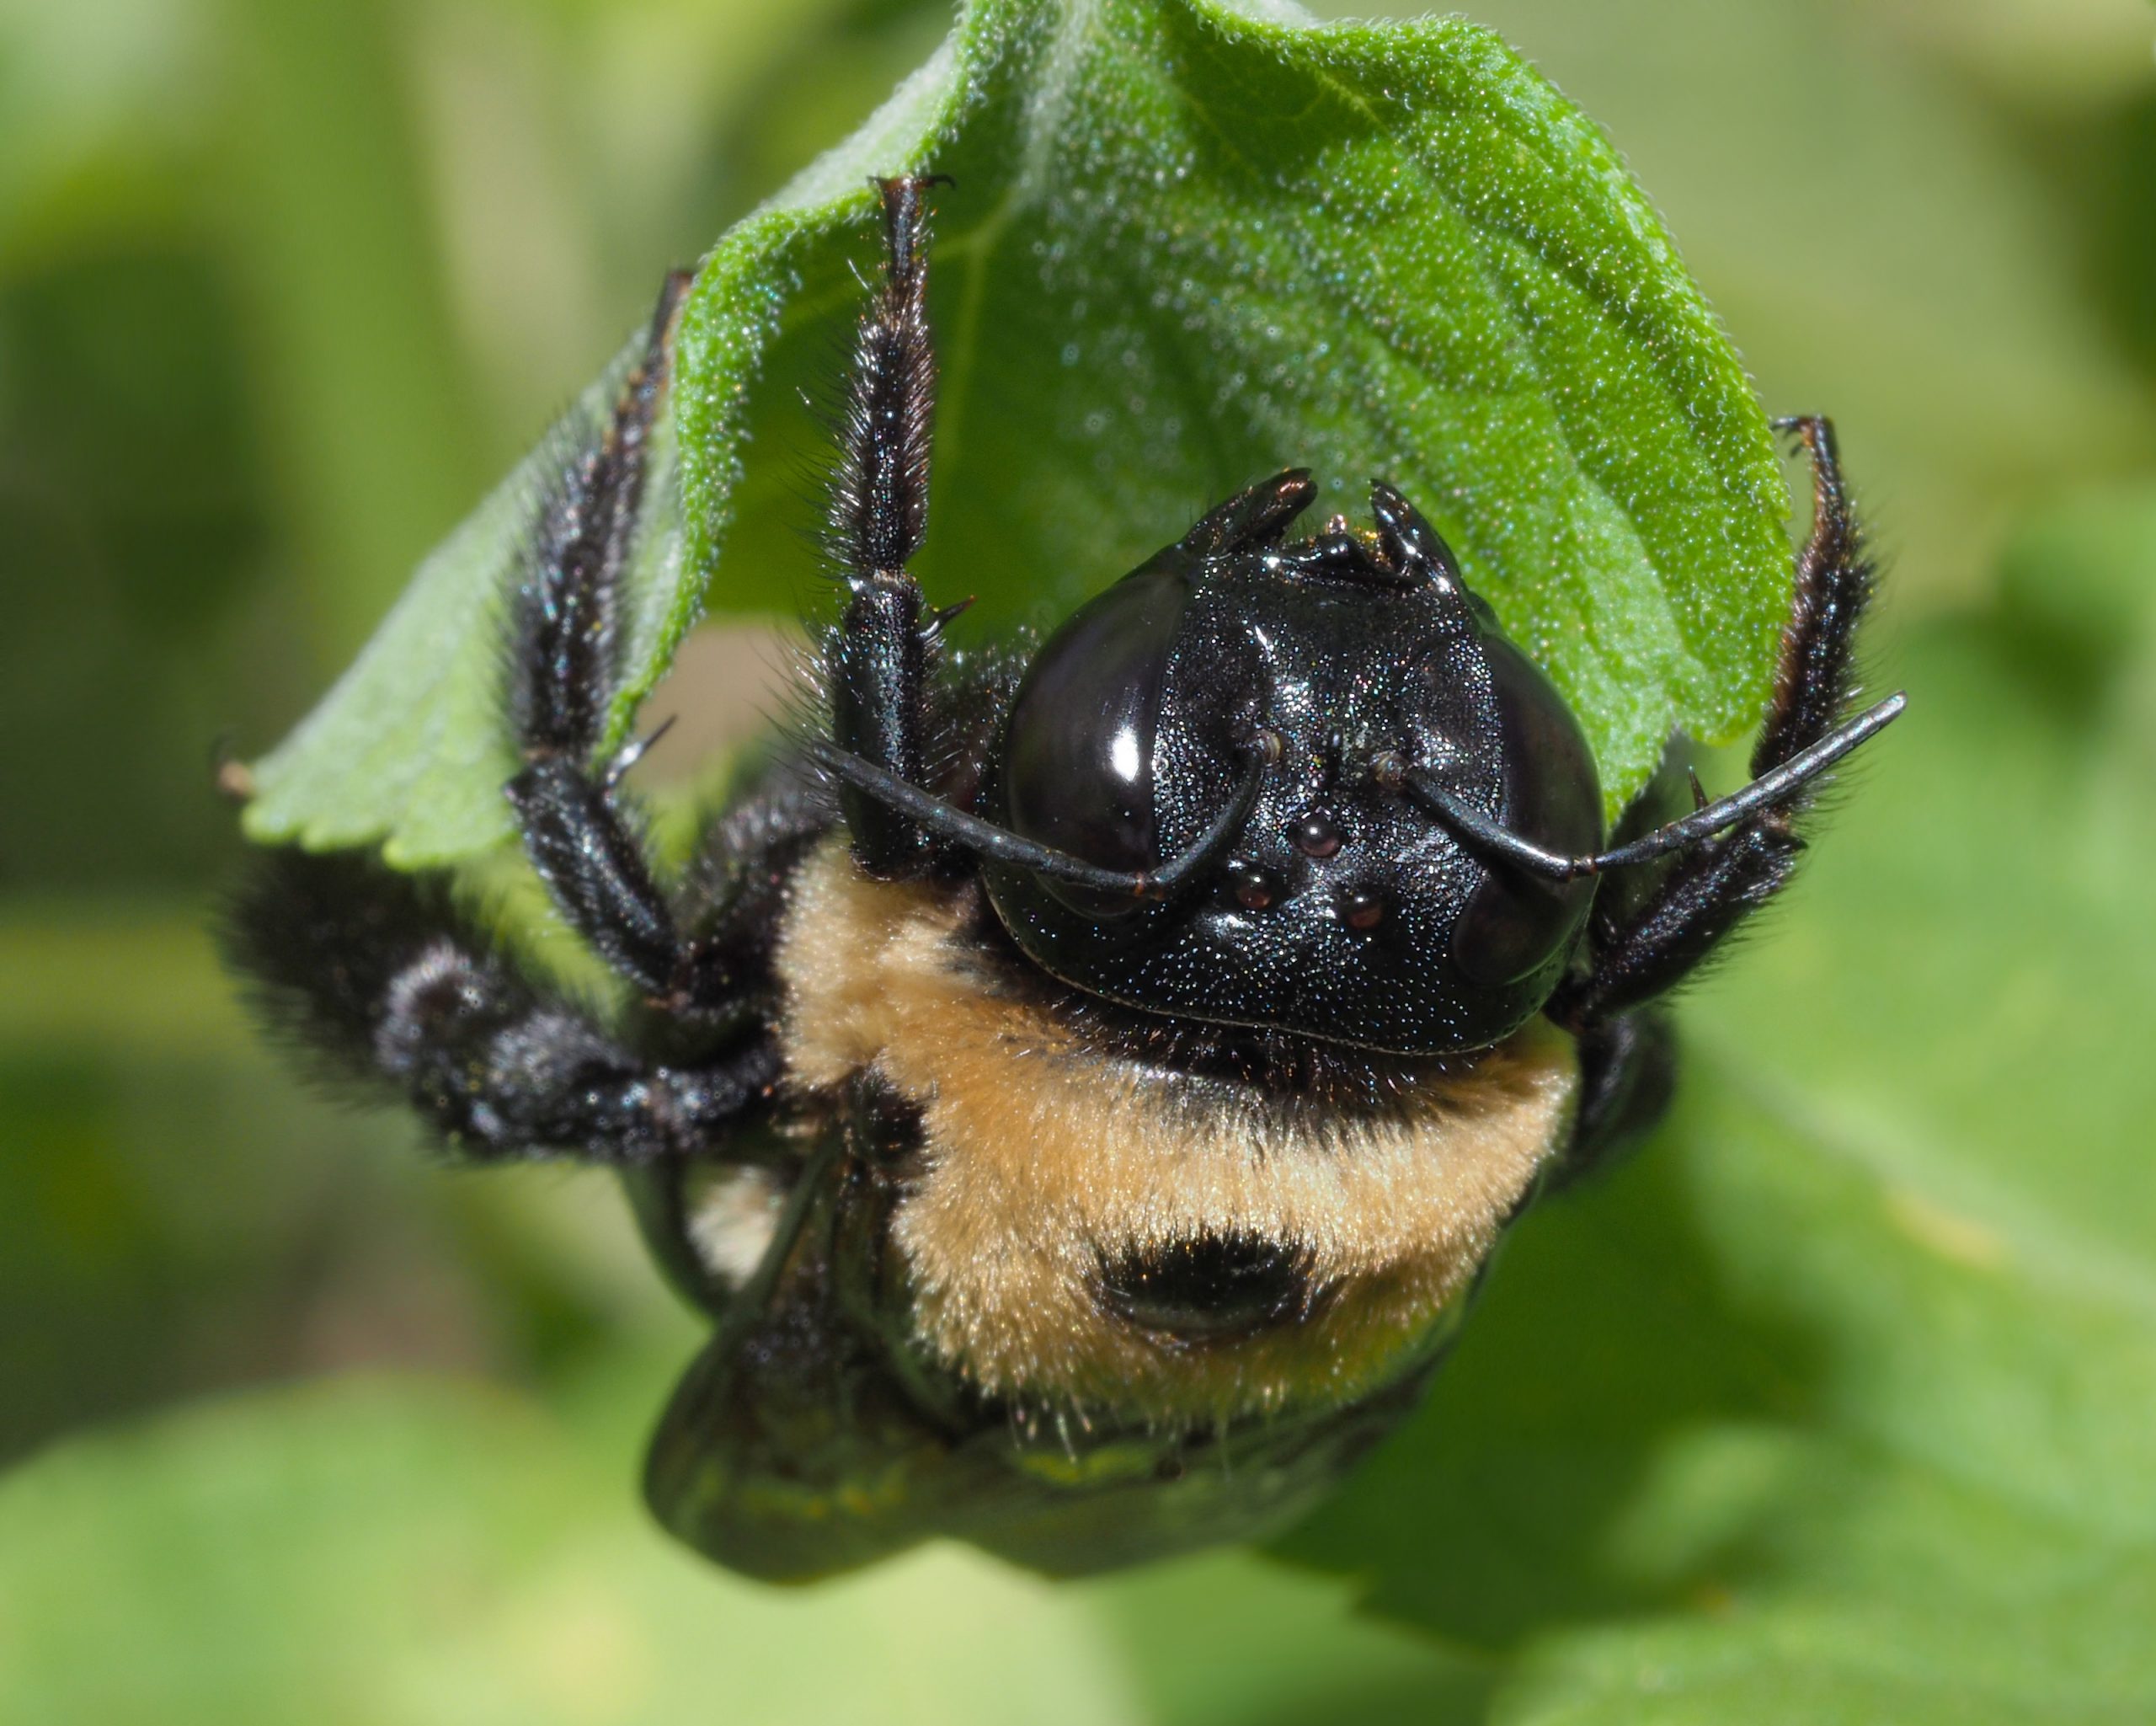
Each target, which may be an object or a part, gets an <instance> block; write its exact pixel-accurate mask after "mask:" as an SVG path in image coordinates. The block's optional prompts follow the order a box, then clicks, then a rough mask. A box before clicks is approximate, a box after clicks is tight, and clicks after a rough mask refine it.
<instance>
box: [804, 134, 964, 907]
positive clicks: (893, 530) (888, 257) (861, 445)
mask: <svg viewBox="0 0 2156 1726" xmlns="http://www.w3.org/2000/svg"><path fill="white" fill-rule="evenodd" d="M935 183H936V179H935V178H934V177H932V176H931V177H929V178H912V179H887V180H882V181H879V182H878V187H879V190H881V191H882V194H883V240H884V258H883V274H882V277H881V279H880V280H879V281H878V284H877V289H876V293H875V297H873V299H872V300H871V301H870V302H869V305H868V307H867V310H866V311H865V312H864V313H862V319H861V330H860V334H859V336H858V338H857V341H856V343H855V348H854V360H853V371H852V375H851V381H850V382H849V384H848V387H847V391H846V408H845V412H844V414H843V417H842V419H841V445H840V450H839V459H838V463H837V468H836V472H835V474H834V477H833V483H832V487H831V504H830V544H831V547H832V548H833V550H834V552H835V553H836V555H837V557H838V558H839V560H840V563H841V567H842V568H843V569H844V572H845V578H846V586H847V589H848V598H847V601H846V612H845V614H844V616H843V617H841V620H840V622H839V623H838V625H837V627H836V628H834V629H833V630H832V631H831V632H830V636H829V638H828V639H827V640H826V642H825V649H824V668H825V677H826V680H827V682H828V685H829V690H830V723H831V741H832V742H834V743H835V744H836V745H838V746H839V747H840V748H841V749H843V750H846V751H848V752H849V753H851V754H853V755H856V756H861V757H862V758H863V759H865V760H867V761H870V762H873V764H874V765H876V766H877V767H882V768H883V769H884V770H885V771H886V772H891V773H894V774H896V775H897V776H898V777H899V778H901V779H904V780H905V782H906V783H908V784H910V785H916V786H925V785H926V780H925V778H924V775H925V772H926V768H927V765H928V762H927V756H928V752H929V751H928V746H927V733H928V730H929V713H928V703H929V688H930V683H931V676H932V673H933V671H934V661H935V655H936V647H937V638H938V635H939V634H940V633H941V629H942V621H943V620H942V617H939V616H938V615H937V614H936V613H934V612H930V611H928V610H927V609H926V605H925V602H924V601H923V600H922V598H921V587H920V584H919V583H917V582H916V581H915V580H914V578H913V577H912V576H911V575H910V574H908V573H907V570H906V564H907V563H908V562H909V561H910V559H911V558H912V557H913V556H914V554H915V553H916V552H918V551H919V550H920V549H921V542H922V538H923V537H924V534H925V532H926V525H927V519H928V463H929V448H930V443H931V436H932V427H931V421H932V420H933V419H934V417H935V409H936V352H935V346H934V343H933V341H932V339H931V337H930V334H929V329H928V262H927V259H926V256H925V255H924V252H923V244H924V242H925V240H926V236H927V227H928V211H927V206H926V202H925V200H924V199H925V194H926V191H927V190H928V189H929V187H930V186H931V185H933V184H935ZM840 801H841V807H842V808H843V810H845V814H846V826H847V828H848V829H849V830H850V831H851V833H852V835H853V852H854V856H855V858H856V859H857V861H858V862H859V863H860V864H861V866H862V868H865V869H867V871H868V872H869V873H870V874H874V875H878V876H881V877H883V878H884V879H905V878H907V877H910V876H915V875H918V874H921V873H922V872H923V871H925V870H926V868H927V867H928V864H929V862H930V860H931V857H932V855H933V853H934V851H935V847H936V842H935V840H934V839H933V837H932V836H931V835H930V834H929V833H928V831H926V829H925V828H923V827H922V826H921V824H920V823H919V822H917V821H915V820H913V819H912V818H911V817H910V816H909V815H904V814H901V813H900V812H899V811H898V810H894V809H892V808H891V807H889V805H888V804H882V803H878V802H877V801H876V800H875V799H873V798H870V797H868V796H867V795H866V794H863V793H862V792H861V791H859V790H857V789H855V788H851V787H846V788H841V792H840Z"/></svg>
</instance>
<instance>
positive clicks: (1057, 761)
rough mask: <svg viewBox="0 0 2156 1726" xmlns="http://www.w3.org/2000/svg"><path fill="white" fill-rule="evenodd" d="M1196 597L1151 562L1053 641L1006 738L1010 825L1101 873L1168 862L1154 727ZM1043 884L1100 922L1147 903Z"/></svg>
mask: <svg viewBox="0 0 2156 1726" xmlns="http://www.w3.org/2000/svg"><path fill="white" fill-rule="evenodd" d="M1189 601H1190V584H1189V582H1188V581H1187V580H1186V578H1185V576H1184V575H1183V574H1182V570H1181V569H1178V568H1177V567H1175V566H1172V565H1170V566H1166V567H1163V566H1160V565H1155V564H1148V565H1146V566H1145V567H1144V568H1141V569H1138V570H1136V571H1134V573H1132V574H1129V575H1126V576H1124V577H1123V580H1120V581H1118V583H1117V584H1116V585H1114V586H1113V587H1111V588H1110V589H1108V590H1107V592H1106V593H1103V594H1102V595H1101V596H1099V597H1098V598H1097V599H1095V600H1094V601H1091V603H1090V604H1088V605H1086V606H1083V607H1081V608H1080V609H1079V610H1078V611H1077V612H1075V613H1073V614H1072V616H1071V617H1070V620H1069V621H1068V622H1067V623H1065V624H1064V625H1063V627H1062V628H1059V629H1058V630H1057V631H1056V632H1055V633H1054V634H1053V635H1052V636H1050V637H1049V639H1048V641H1047V643H1046V644H1044V645H1043V647H1042V649H1041V650H1040V652H1039V653H1038V655H1035V657H1034V660H1033V665H1031V666H1030V667H1029V668H1028V669H1027V672H1026V676H1025V679H1024V681H1022V683H1020V685H1019V686H1018V693H1017V697H1015V698H1014V699H1013V701H1012V702H1011V714H1010V718H1009V719H1008V720H1007V721H1006V727H1005V730H1004V737H1003V758H1002V787H1003V806H1004V819H1005V820H1006V822H1007V823H1008V824H1009V826H1011V829H1012V830H1013V831H1016V832H1018V833H1021V834H1022V835H1024V836H1026V837H1027V838H1028V839H1033V840H1038V841H1039V842H1041V843H1042V844H1043V845H1052V846H1054V847H1056V849H1057V850H1059V851H1067V852H1070V853H1071V855H1073V856H1074V857H1080V858H1084V859H1085V860H1086V862H1087V863H1097V864H1099V865H1100V866H1101V867H1102V868H1109V869H1133V870H1135V869H1150V868H1155V867H1157V866H1158V864H1159V863H1160V861H1161V858H1160V843H1159V836H1158V831H1157V828H1156V826H1155V818H1154V812H1153V793H1154V787H1153V741H1154V731H1155V726H1156V724H1157V723H1158V720H1159V718H1160V712H1161V685H1162V683H1163V681H1164V680H1165V679H1166V676H1167V668H1168V658H1169V655H1170V654H1171V652H1172V651H1173V650H1174V648H1175V643H1176V638H1177V634H1178V633H1180V631H1181V629H1182V617H1183V612H1184V609H1185V607H1187V605H1188V604H1189ZM1040 884H1041V886H1042V888H1043V890H1046V891H1047V892H1048V893H1049V894H1051V895H1054V897H1055V898H1057V899H1059V900H1062V901H1063V902H1064V903H1065V905H1067V906H1070V908H1071V909H1073V910H1074V911H1082V912H1084V913H1086V915H1087V916H1128V915H1129V914H1130V912H1131V911H1133V910H1134V909H1136V908H1137V906H1138V904H1139V901H1138V900H1135V899H1134V898H1131V897H1129V896H1128V895H1120V896H1118V895H1107V894H1102V893H1097V892H1093V891H1090V890H1087V889H1085V888H1082V887H1073V886H1070V885H1069V884H1066V883H1064V882H1059V881H1050V880H1048V879H1042V880H1041V883H1040Z"/></svg>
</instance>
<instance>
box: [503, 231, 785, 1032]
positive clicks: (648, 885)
mask: <svg viewBox="0 0 2156 1726" xmlns="http://www.w3.org/2000/svg"><path fill="white" fill-rule="evenodd" d="M689 280H690V279H689V276H688V275H687V274H686V272H676V273H675V274H674V275H670V276H669V277H668V278H667V281H666V285H665V287H664V289H663V290H662V291H661V292H660V295H659V306H658V309H657V311H656V312H655V313H654V314H653V317H652V322H651V330H650V335H649V338H648V340H647V342H646V344H645V348H644V353H643V359H642V360H641V361H640V362H639V363H638V366H637V368H636V370H635V371H632V373H631V374H630V376H629V378H628V380H627V383H626V384H625V385H624V387H623V388H622V394H621V398H620V399H619V400H618V402H617V403H616V405H615V408H614V410H613V413H612V414H611V417H610V419H608V421H607V422H606V425H605V427H604V428H603V430H601V432H600V435H599V436H598V438H597V439H596V441H594V442H593V443H591V444H590V446H587V447H585V448H584V449H583V450H581V451H580V452H578V453H577V455H576V457H575V459H574V461H572V462H570V463H569V464H568V468H567V470H566V472H565V473H564V474H563V477H562V478H561V479H560V481H559V482H558V484H557V486H556V488H555V490H554V492H553V494H552V496H551V497H550V498H549V499H548V500H547V506H546V508H545V510H543V512H542V517H541V521H540V526H539V529H538V533H537V536H536V539H535V541H534V542H533V544H532V546H531V549H530V552H529V553H528V558H529V569H528V574H527V575H526V580H525V581H524V583H523V585H522V586H521V588H520V590H519V592H518V595H517V600H516V605H515V612H514V630H513V634H512V636H511V639H510V645H509V666H508V677H507V683H508V693H509V703H508V705H509V709H510V719H511V722H512V724H513V726H514V728H515V735H516V740H517V744H518V746H519V748H520V751H522V753H523V756H524V761H525V766H524V768H523V770H522V771H521V772H519V773H518V774H517V775H516V777H515V778H513V779H511V780H510V782H509V784H508V785H507V787H505V790H506V792H507V794H508V797H509V800H510V804H511V806H512V807H513V808H514V809H515V811H516V817H517V823H518V826H519V827H520V830H521V831H522V833H523V836H524V846H525V850H526V854H527V855H528V856H529V857H530V858H531V863H532V866H533V868H536V870H537V871H538V873H539V876H540V879H542V881H544V882H545V883H546V885H547V891H548V893H549V894H550V895H552V899H553V901H554V904H555V906H556V907H557V908H558V910H559V911H560V912H561V914H562V916H563V917H564V918H565V919H566V920H567V921H568V923H569V924H570V925H571V927H574V929H575V930H576V931H577V932H578V933H579V934H580V935H582V936H583V937H584V939H585V940H586V941H587V942H589V943H590V945H591V946H592V947H593V948H595V950H596V951H597V952H598V953H599V954H600V956H601V957H603V958H604V959H606V961H607V962H608V963H609V964H610V965H612V966H613V967H614V969H615V970H617V971H619V972H620V973H622V975H624V976H626V977H627V978H628V979H629V980H630V981H632V983H634V984H635V985H636V986H637V988H638V991H640V992H641V994H642V996H643V999H644V1001H645V1002H646V1003H647V1005H648V1007H651V1008H653V1009H655V1010H656V1011H658V1012H659V1013H662V1014H668V1015H684V1014H686V1015H688V1016H691V1018H697V1019H709V1018H712V1017H713V1016H717V1017H718V1018H721V1019H723V1020H727V1021H731V1020H732V1019H734V1018H737V1017H739V1009H740V1007H741V995H742V991H743V990H744V987H746V986H749V985H750V981H751V979H752V978H753V976H754V975H755V972H756V971H757V970H758V969H759V967H758V965H757V963H756V961H757V959H758V957H759V954H760V946H761V943H763V942H764V941H765V940H766V938H767V936H768V927H767V920H766V919H760V918H758V917H755V916H736V917H733V918H730V919H728V918H723V917H712V918H707V919H705V923H706V927H705V928H704V929H703V930H702V931H698V930H694V929H688V930H685V928H684V927H683V922H682V918H681V916H680V915H679V914H678V913H677V908H676V907H675V906H674V905H673V904H672V903H670V900H669V898H668V895H666V894H665V893H664V891H663V890H661V889H660V887H659V883H658V881H657V880H656V879H654V875H653V874H652V869H651V865H650V863H649V862H648V860H647V858H646V857H645V855H644V851H643V842H642V838H641V836H640V833H639V831H638V825H637V823H636V821H635V820H634V817H633V814H632V811H631V810H629V809H627V807H626V805H625V799H624V794H623V792H622V775H623V774H625V773H626V772H627V771H628V769H629V768H630V767H631V766H632V765H633V764H634V762H635V761H636V759H637V756H638V755H639V754H640V753H641V752H642V750H643V745H642V744H632V745H630V746H629V747H628V748H627V750H625V751H622V753H621V754H619V755H618V756H615V757H614V758H613V759H612V760H611V761H601V760H600V759H598V758H597V756H598V750H599V746H600V741H601V740H602V739H603V737H604V735H605V733H606V719H607V714H608V712H609V710H610V708H611V703H612V701H613V697H614V695H615V692H616V688H617V687H618V683H619V664H620V651H621V633H622V616H621V613H622V588H623V584H624V580H625V578H626V576H627V571H628V565H629V562H630V556H631V548H632V546H633V545H634V543H635V540H636V532H637V524H638V514H639V511H640V509H641V507H642V504H643V489H644V469H645V457H646V451H647V446H648V442H649V439H650V434H651V427H652V422H653V418H654V414H655V413H656V411H657V408H658V404H659V398H660V397H661V395H662V394H663V393H664V390H665V387H666V383H667V373H668V371H669V366H670V354H671V344H672V334H673V326H674V320H675V314H676V313H677V312H678V311H679V309H680V302H681V298H682V296H683V295H684V293H685V292H686V291H687V288H688V286H689Z"/></svg>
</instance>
